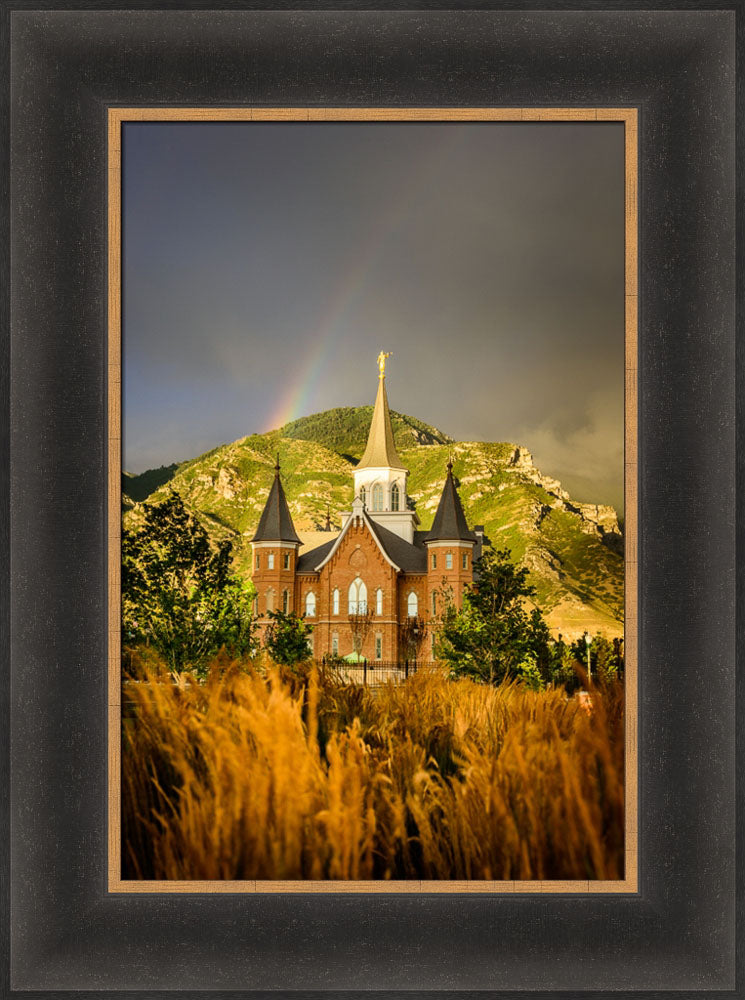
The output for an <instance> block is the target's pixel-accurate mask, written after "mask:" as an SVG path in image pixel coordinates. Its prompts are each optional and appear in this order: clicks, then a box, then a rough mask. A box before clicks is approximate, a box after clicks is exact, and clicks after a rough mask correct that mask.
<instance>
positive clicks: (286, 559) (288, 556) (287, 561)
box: [283, 552, 290, 569]
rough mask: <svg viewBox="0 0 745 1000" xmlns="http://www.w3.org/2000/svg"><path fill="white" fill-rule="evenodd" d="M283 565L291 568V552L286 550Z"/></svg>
mask: <svg viewBox="0 0 745 1000" xmlns="http://www.w3.org/2000/svg"><path fill="white" fill-rule="evenodd" d="M283 565H284V568H285V569H289V568H290V553H289V552H285V555H284V564H283Z"/></svg>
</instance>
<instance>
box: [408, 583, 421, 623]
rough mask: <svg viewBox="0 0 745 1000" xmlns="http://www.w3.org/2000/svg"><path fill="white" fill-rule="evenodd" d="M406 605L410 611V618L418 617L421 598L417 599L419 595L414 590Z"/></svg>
mask: <svg viewBox="0 0 745 1000" xmlns="http://www.w3.org/2000/svg"><path fill="white" fill-rule="evenodd" d="M406 607H407V610H408V612H409V618H416V616H417V614H418V612H419V600H418V599H417V596H416V594H415V593H414V591H413V590H412V592H411V593H410V594H409V599H408V601H407V602H406Z"/></svg>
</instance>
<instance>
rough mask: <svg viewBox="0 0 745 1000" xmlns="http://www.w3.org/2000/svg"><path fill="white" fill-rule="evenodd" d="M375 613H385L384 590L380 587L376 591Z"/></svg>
mask: <svg viewBox="0 0 745 1000" xmlns="http://www.w3.org/2000/svg"><path fill="white" fill-rule="evenodd" d="M375 614H376V615H382V614H383V591H382V589H381V588H380V587H378V589H377V590H376V591H375Z"/></svg>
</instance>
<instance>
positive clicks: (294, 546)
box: [251, 542, 300, 549]
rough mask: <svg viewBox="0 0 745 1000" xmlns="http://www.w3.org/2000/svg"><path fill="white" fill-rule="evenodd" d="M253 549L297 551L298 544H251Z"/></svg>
mask: <svg viewBox="0 0 745 1000" xmlns="http://www.w3.org/2000/svg"><path fill="white" fill-rule="evenodd" d="M251 544H252V545H253V547H254V549H297V548H298V546H299V545H300V542H251Z"/></svg>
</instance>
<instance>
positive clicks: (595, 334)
mask: <svg viewBox="0 0 745 1000" xmlns="http://www.w3.org/2000/svg"><path fill="white" fill-rule="evenodd" d="M381 349H383V350H386V351H392V352H393V357H392V358H391V359H390V361H389V363H388V378H387V386H388V394H389V399H390V403H391V406H392V408H393V409H395V410H399V411H401V412H404V413H409V414H411V415H413V416H416V417H419V418H421V419H422V420H425V421H427V422H428V423H432V424H435V425H436V426H438V427H440V428H441V429H442V430H444V431H446V432H447V433H449V434H451V435H453V436H454V437H455V438H457V439H459V440H490V441H502V440H509V441H514V442H518V443H520V444H523V445H524V446H525V447H527V448H528V449H529V450H530V451H531V452H532V453H533V455H534V458H535V462H536V465H537V466H538V467H539V468H540V469H541V471H543V472H544V473H546V474H548V475H553V476H556V477H557V478H559V479H561V480H562V482H563V483H564V485H565V486H566V487H567V488H568V489H569V490H570V492H572V494H573V495H574V496H576V498H577V499H580V500H590V501H594V502H601V503H613V504H615V505H616V506H618V507H620V506H621V504H622V475H623V127H622V126H621V125H618V124H595V123H584V124H548V123H530V124H528V123H526V124H520V123H516V124H515V123H505V124H496V123H477V124H460V123H452V124H431V123H421V124H420V123H417V124H412V123H405V124H384V123H374V124H353V123H335V124H320V123H312V124H306V123H260V124H259V123H240V124H218V123H209V124H195V123H179V124H170V123H168V124H167V123H148V124H139V123H130V124H127V125H125V133H124V428H125V430H124V433H125V468H126V469H128V470H129V471H131V472H140V471H143V470H144V469H146V468H150V467H153V466H157V465H161V464H168V463H170V462H172V461H181V460H183V459H185V458H191V457H193V456H195V455H198V454H200V453H201V452H203V451H206V450H208V449H210V448H212V447H214V446H216V445H218V444H221V443H224V442H227V441H232V440H235V439H236V438H238V437H242V436H243V435H245V434H250V433H254V432H260V431H264V430H269V429H270V428H272V427H277V426H279V425H280V424H281V423H283V422H286V421H287V420H290V419H293V418H294V417H297V416H303V415H306V414H310V413H315V412H318V411H319V410H324V409H328V408H329V407H332V406H345V405H358V404H364V403H370V402H372V401H373V399H374V395H375V390H376V385H377V369H376V362H375V358H376V356H377V354H378V351H380V350H381Z"/></svg>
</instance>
